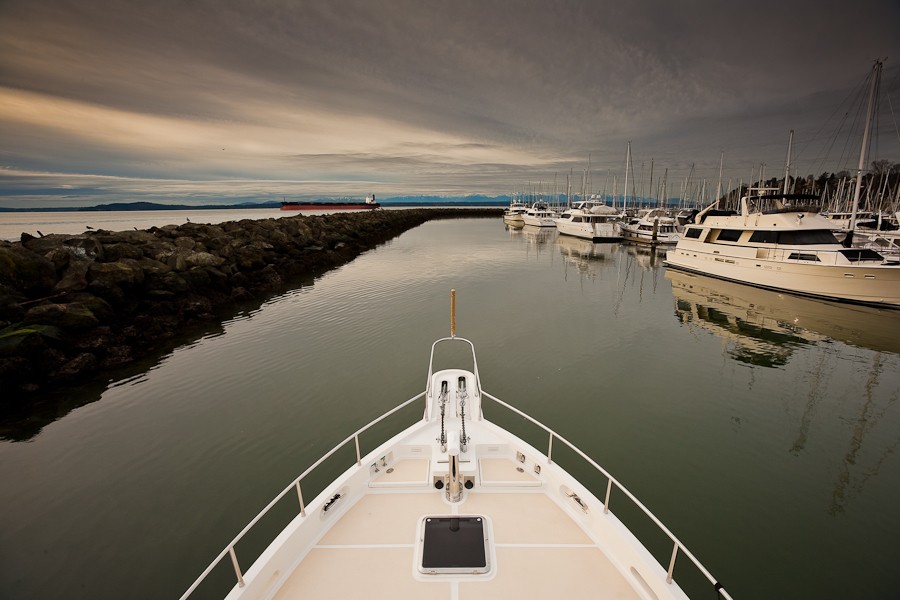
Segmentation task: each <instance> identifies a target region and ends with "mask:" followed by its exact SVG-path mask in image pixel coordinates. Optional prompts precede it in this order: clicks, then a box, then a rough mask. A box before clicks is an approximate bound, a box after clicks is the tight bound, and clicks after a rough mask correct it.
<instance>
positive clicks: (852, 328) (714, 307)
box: [666, 269, 900, 367]
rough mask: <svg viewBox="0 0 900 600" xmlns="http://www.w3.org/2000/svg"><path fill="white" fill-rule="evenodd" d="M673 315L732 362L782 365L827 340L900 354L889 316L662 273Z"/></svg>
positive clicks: (897, 329) (899, 330)
mask: <svg viewBox="0 0 900 600" xmlns="http://www.w3.org/2000/svg"><path fill="white" fill-rule="evenodd" d="M666 279H668V280H669V281H670V282H671V284H672V294H673V296H674V297H675V314H676V316H677V317H678V319H679V320H680V321H681V322H682V323H683V324H688V325H696V326H699V327H701V328H703V329H705V330H707V331H709V332H711V333H714V334H715V335H717V336H719V337H721V338H723V339H725V340H726V341H727V342H728V343H729V348H728V350H727V352H728V354H729V355H730V356H731V357H732V358H734V359H735V360H738V361H741V362H745V363H749V364H753V365H759V366H766V367H776V366H781V365H784V364H785V363H786V362H787V360H788V358H789V357H790V355H791V354H792V352H793V349H794V348H797V347H800V346H808V345H812V344H816V343H818V342H823V341H824V342H827V341H830V340H834V341H838V342H843V343H845V344H849V345H852V346H859V347H863V348H869V349H871V350H874V351H885V352H893V353H895V354H900V322H898V319H897V318H896V314H895V313H892V312H891V311H889V310H885V309H880V308H874V307H867V306H856V305H849V304H838V303H834V302H829V301H825V300H813V299H809V298H802V297H799V296H793V295H790V294H781V293H778V292H773V291H769V290H763V289H759V288H754V287H750V286H745V285H740V284H737V283H730V282H728V281H724V280H721V279H713V278H710V277H704V276H702V275H692V274H689V273H685V272H682V271H675V270H673V269H666Z"/></svg>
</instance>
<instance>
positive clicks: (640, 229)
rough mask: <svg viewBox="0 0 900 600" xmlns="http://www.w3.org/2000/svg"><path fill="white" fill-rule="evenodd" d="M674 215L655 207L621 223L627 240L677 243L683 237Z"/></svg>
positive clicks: (643, 242)
mask: <svg viewBox="0 0 900 600" xmlns="http://www.w3.org/2000/svg"><path fill="white" fill-rule="evenodd" d="M676 225H677V223H676V221H675V218H674V217H670V216H668V215H666V211H665V210H664V209H662V208H654V209H651V210H648V211H646V212H644V213H643V214H641V215H639V216H637V217H635V218H633V219H630V220H629V221H626V222H624V223H621V224H620V225H619V228H620V229H621V230H622V235H623V236H624V237H625V239H626V240H628V241H631V242H639V243H642V244H654V245H655V244H677V243H678V240H679V238H680V237H681V236H680V234H679V233H678V230H677V228H676Z"/></svg>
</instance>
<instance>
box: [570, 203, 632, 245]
mask: <svg viewBox="0 0 900 600" xmlns="http://www.w3.org/2000/svg"><path fill="white" fill-rule="evenodd" d="M622 218H623V215H622V214H621V212H620V211H618V210H616V209H615V208H613V207H611V206H608V205H606V204H603V203H599V202H592V201H589V200H585V201H582V202H576V203H575V204H574V205H573V206H572V208H570V209H569V210H567V211H565V212H564V213H563V214H562V215H560V217H559V218H558V219H556V221H555V224H556V229H557V230H559V232H560V233H561V234H563V235H572V236H575V237H579V238H583V239H586V240H591V241H592V242H618V241H619V240H621V239H622V232H621V231H620V230H619V222H620V221H621V219H622Z"/></svg>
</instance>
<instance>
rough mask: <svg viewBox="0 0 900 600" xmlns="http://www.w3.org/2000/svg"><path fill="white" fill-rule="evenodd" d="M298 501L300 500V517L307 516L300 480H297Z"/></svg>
mask: <svg viewBox="0 0 900 600" xmlns="http://www.w3.org/2000/svg"><path fill="white" fill-rule="evenodd" d="M297 499H298V500H300V516H301V517H305V516H306V505H305V504H303V492H301V491H300V480H299V479H298V480H297Z"/></svg>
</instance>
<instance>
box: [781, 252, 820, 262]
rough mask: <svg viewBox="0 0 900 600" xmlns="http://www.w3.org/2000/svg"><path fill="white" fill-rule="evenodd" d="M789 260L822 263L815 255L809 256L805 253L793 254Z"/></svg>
mask: <svg viewBox="0 0 900 600" xmlns="http://www.w3.org/2000/svg"><path fill="white" fill-rule="evenodd" d="M788 260H812V261H815V262H821V261H820V260H819V257H818V256H816V255H815V254H807V253H805V252H791V254H790V256H788Z"/></svg>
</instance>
